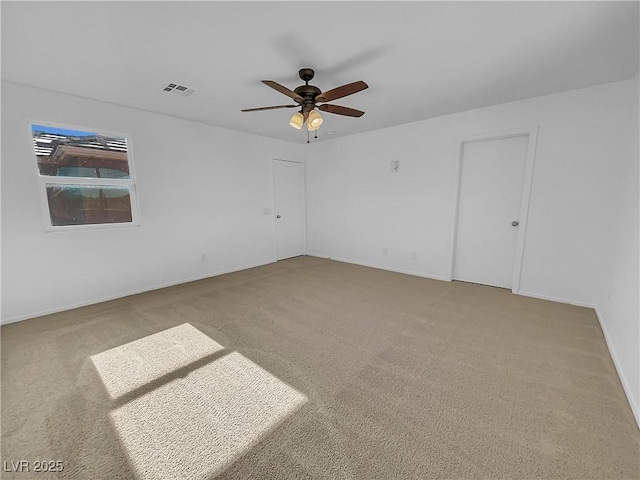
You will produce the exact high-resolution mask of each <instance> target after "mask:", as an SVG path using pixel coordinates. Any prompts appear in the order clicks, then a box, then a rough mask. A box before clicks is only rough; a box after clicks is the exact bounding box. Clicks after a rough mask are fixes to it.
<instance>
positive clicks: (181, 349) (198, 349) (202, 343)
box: [91, 323, 224, 400]
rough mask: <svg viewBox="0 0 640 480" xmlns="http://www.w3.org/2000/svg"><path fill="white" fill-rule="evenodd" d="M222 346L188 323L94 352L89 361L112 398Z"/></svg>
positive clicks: (190, 362) (120, 395)
mask: <svg viewBox="0 0 640 480" xmlns="http://www.w3.org/2000/svg"><path fill="white" fill-rule="evenodd" d="M223 349H224V347H223V346H222V345H220V344H219V343H217V342H215V341H213V340H212V339H211V338H209V337H208V336H206V335H205V334H204V333H202V332H201V331H200V330H198V329H197V328H195V327H193V326H192V325H190V324H188V323H183V324H182V325H178V326H177V327H173V328H169V329H168V330H164V331H162V332H159V333H155V334H153V335H149V336H148V337H144V338H141V339H139V340H135V341H133V342H130V343H126V344H124V345H121V346H119V347H116V348H112V349H111V350H107V351H105V352H102V353H98V354H96V355H93V356H92V357H91V361H92V362H93V364H94V365H95V367H96V370H97V371H98V373H99V374H100V378H101V379H102V382H103V383H104V386H105V388H106V389H107V392H108V393H109V395H110V396H111V398H112V399H113V400H116V399H118V398H120V397H122V396H123V395H126V394H127V393H130V392H132V391H134V390H136V389H138V388H140V387H143V386H145V385H147V384H149V383H151V382H153V381H154V380H158V379H159V378H162V377H163V376H165V375H168V374H170V373H172V372H174V371H176V370H178V369H180V368H183V367H186V366H188V365H190V364H192V363H193V362H196V361H198V360H200V359H202V358H204V357H207V356H209V355H211V354H213V353H216V352H218V351H220V350H223Z"/></svg>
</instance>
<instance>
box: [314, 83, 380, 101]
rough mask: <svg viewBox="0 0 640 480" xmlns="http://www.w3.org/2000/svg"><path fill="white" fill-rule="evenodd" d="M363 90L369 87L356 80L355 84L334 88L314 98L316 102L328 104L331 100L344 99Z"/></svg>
mask: <svg viewBox="0 0 640 480" xmlns="http://www.w3.org/2000/svg"><path fill="white" fill-rule="evenodd" d="M365 88H369V85H367V84H366V83H364V82H363V81H362V80H358V81H357V82H353V83H348V84H346V85H342V86H341V87H336V88H333V89H331V90H329V91H326V92H322V93H321V94H320V95H318V96H317V97H316V102H322V103H324V102H330V101H332V100H337V99H338V98H342V97H346V96H347V95H352V94H354V93H358V92H360V91H362V90H364V89H365Z"/></svg>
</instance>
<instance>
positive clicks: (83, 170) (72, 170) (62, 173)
mask: <svg viewBox="0 0 640 480" xmlns="http://www.w3.org/2000/svg"><path fill="white" fill-rule="evenodd" d="M56 175H57V176H58V177H84V178H96V176H97V175H96V169H95V168H89V167H59V168H58V170H56Z"/></svg>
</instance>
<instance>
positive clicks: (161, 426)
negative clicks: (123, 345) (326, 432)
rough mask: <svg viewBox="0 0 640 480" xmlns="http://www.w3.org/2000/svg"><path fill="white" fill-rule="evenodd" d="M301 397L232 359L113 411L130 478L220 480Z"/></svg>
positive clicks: (252, 366)
mask: <svg viewBox="0 0 640 480" xmlns="http://www.w3.org/2000/svg"><path fill="white" fill-rule="evenodd" d="M307 400H308V399H307V397H306V396H305V395H303V394H302V393H300V392H298V391H297V390H295V389H294V388H292V387H290V386H289V385H287V384H286V383H284V382H282V381H281V380H279V379H278V378H276V377H274V376H273V375H271V374H270V373H269V372H267V371H266V370H264V369H262V368H260V367H259V366H258V365H256V364H255V363H253V362H252V361H251V360H249V359H247V358H246V357H244V356H243V355H241V354H240V353H238V352H232V353H229V354H228V355H225V356H223V357H221V358H218V359H216V360H214V361H212V362H211V363H209V364H207V365H205V366H203V367H200V368H197V369H195V370H193V371H191V372H190V373H189V374H188V375H186V376H185V377H184V378H177V379H174V380H172V381H170V382H168V383H166V384H164V385H162V386H160V387H158V388H156V389H155V390H152V391H151V392H149V393H146V394H144V395H142V396H140V397H138V398H136V399H134V400H132V401H130V402H128V403H126V404H125V405H122V406H120V407H117V408H115V409H114V410H112V411H111V413H110V416H111V420H112V422H113V424H114V426H115V428H116V430H117V432H118V435H119V437H120V440H121V442H122V444H123V446H124V449H125V451H126V452H127V454H128V456H129V459H130V461H131V464H132V466H133V468H134V470H135V473H136V476H137V477H138V478H139V479H141V480H147V479H171V480H175V479H177V478H189V479H207V478H211V477H212V476H214V475H217V474H219V473H221V472H222V471H223V470H224V469H226V468H227V467H228V466H230V465H231V464H232V463H233V462H234V461H235V460H236V459H238V458H239V457H240V456H241V455H242V454H243V453H245V452H246V451H248V450H249V448H251V446H253V445H254V444H256V443H257V442H258V441H259V440H260V439H262V438H264V437H265V436H266V435H267V434H268V433H269V432H270V431H271V430H273V429H274V428H275V427H276V426H277V425H278V424H279V423H281V422H282V421H283V420H285V419H286V418H287V417H289V416H290V415H292V414H293V413H294V412H295V411H296V410H297V409H298V408H300V407H301V406H302V405H303V404H304V403H305V402H307Z"/></svg>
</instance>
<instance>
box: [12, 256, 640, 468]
mask: <svg viewBox="0 0 640 480" xmlns="http://www.w3.org/2000/svg"><path fill="white" fill-rule="evenodd" d="M187 324H188V325H187ZM1 332H2V352H1V355H2V372H1V373H2V460H3V461H6V462H7V464H8V466H9V468H10V467H11V463H10V462H11V461H14V462H15V461H18V460H28V461H31V462H33V461H35V460H61V461H63V462H64V471H63V472H62V473H58V474H46V473H38V474H35V473H33V472H30V473H15V474H12V473H8V472H3V475H2V478H7V479H9V478H16V479H27V478H37V479H45V478H82V479H115V478H122V479H126V478H144V479H147V478H171V475H173V476H176V475H178V476H179V478H184V479H189V478H212V477H213V476H215V475H216V474H218V473H220V475H219V477H217V478H223V479H245V478H260V479H298V478H301V479H304V478H326V479H329V478H354V479H356V478H357V479H392V478H416V479H422V478H425V479H428V478H452V479H453V478H457V479H525V478H529V479H542V478H548V479H552V478H553V479H568V478H573V479H587V478H589V479H638V478H639V477H640V466H639V463H640V450H639V437H640V434H639V432H638V429H637V427H636V426H635V424H634V420H633V416H632V413H631V410H630V408H629V406H628V404H627V403H626V400H625V397H624V393H623V391H622V387H621V385H620V383H619V380H618V378H617V376H616V373H615V369H614V366H613V363H612V361H611V358H610V357H609V354H608V351H607V348H606V345H605V342H604V338H603V337H602V333H601V331H600V329H599V326H598V322H597V319H596V317H595V315H594V313H593V311H591V310H589V309H585V308H579V307H572V306H568V305H562V304H555V303H552V302H546V301H542V300H536V299H531V298H525V297H519V296H516V295H512V294H511V293H509V292H508V291H505V290H501V289H496V288H491V287H484V286H479V285H471V284H464V283H459V282H453V283H446V282H438V281H432V280H427V279H421V278H417V277H411V276H405V275H400V274H395V273H390V272H384V271H379V270H374V269H370V268H365V267H358V266H354V265H347V264H343V263H338V262H333V261H329V260H322V259H317V258H311V257H300V258H296V259H291V260H287V261H283V262H278V263H277V264H274V265H268V266H265V267H260V268H256V269H252V270H247V271H244V272H238V273H235V274H230V275H225V276H221V277H215V278H212V279H208V280H202V281H199V282H194V283H191V284H186V285H181V286H177V287H172V288H168V289H164V290H161V291H156V292H150V293H146V294H142V295H137V296H133V297H128V298H125V299H121V300H116V301H112V302H107V303H103V304H100V305H94V306H90V307H85V308H81V309H77V310H74V311H70V312H64V313H60V314H56V315H50V316H47V317H42V318H38V319H33V320H28V321H25V322H20V323H16V324H11V325H7V326H4V327H2V331H1ZM163 352H164V353H163ZM140 365H147V366H148V367H145V368H143V369H142V370H141V369H140ZM141 372H142V373H141ZM166 452H170V453H166ZM32 465H33V464H32ZM134 472H137V474H136V473H134Z"/></svg>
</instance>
